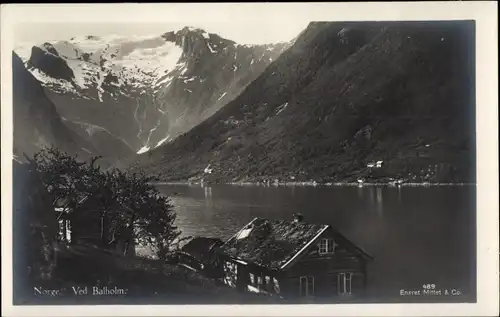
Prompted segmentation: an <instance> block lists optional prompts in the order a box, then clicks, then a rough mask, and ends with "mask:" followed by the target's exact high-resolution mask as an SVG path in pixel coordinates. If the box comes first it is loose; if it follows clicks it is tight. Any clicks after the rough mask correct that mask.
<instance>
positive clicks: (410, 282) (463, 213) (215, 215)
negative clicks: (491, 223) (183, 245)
mask: <svg viewBox="0 0 500 317" xmlns="http://www.w3.org/2000/svg"><path fill="white" fill-rule="evenodd" d="M160 190H164V191H165V193H170V192H172V191H174V192H178V193H179V194H178V195H176V196H175V197H174V205H175V208H176V211H177V214H178V217H177V224H178V226H179V227H180V228H181V229H182V230H183V231H184V234H185V235H203V236H212V237H219V238H221V239H227V238H229V237H231V236H232V235H233V234H234V233H235V232H236V231H237V230H239V229H240V228H241V227H242V226H244V225H245V224H247V223H248V222H250V221H251V220H252V219H253V218H254V217H267V218H272V219H291V218H292V215H293V214H294V213H298V212H300V213H302V214H303V215H304V220H305V221H308V222H315V223H324V224H331V225H332V226H334V228H336V229H338V230H339V231H340V232H341V233H342V234H344V235H345V236H346V237H347V238H348V239H350V240H351V241H353V242H354V243H355V244H356V245H359V246H360V247H362V248H363V249H364V250H365V251H367V252H368V253H369V254H370V255H372V256H374V258H375V260H374V261H373V264H371V266H370V270H371V271H370V272H369V276H370V277H369V278H370V281H369V283H370V285H371V287H372V288H373V289H374V292H375V295H373V296H383V295H384V294H385V295H387V296H391V297H392V298H394V297H397V295H394V294H399V289H401V288H414V287H418V286H419V285H421V283H422V281H423V280H425V281H427V280H432V281H433V282H436V281H437V282H439V284H440V285H441V287H442V288H446V287H449V288H461V290H464V292H467V290H470V292H472V290H473V289H474V285H470V282H471V278H470V272H472V271H473V270H472V269H471V267H472V264H473V263H472V262H471V260H470V259H473V256H474V254H475V251H474V250H473V248H472V247H466V246H470V245H475V244H472V242H471V241H474V237H475V231H474V230H475V226H474V221H472V220H471V219H474V218H473V216H474V210H473V209H474V208H473V207H471V206H474V207H475V204H474V201H475V200H474V199H475V197H474V193H475V188H474V187H452V188H451V187H450V188H445V187H443V188H441V187H436V188H408V187H405V188H388V187H383V188H382V187H373V186H363V187H362V188H357V187H295V186H293V187H274V186H271V187H265V186H254V187H251V186H223V185H212V186H204V187H200V186H199V185H198V186H193V187H190V186H180V185H179V186H176V187H175V188H172V186H168V187H165V188H163V189H162V188H161V187H160ZM403 191H404V196H403V195H402V193H403ZM395 267H397V269H395Z"/></svg>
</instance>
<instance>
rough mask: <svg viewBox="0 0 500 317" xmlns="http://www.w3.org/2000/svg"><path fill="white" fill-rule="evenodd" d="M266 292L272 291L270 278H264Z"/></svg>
mask: <svg viewBox="0 0 500 317" xmlns="http://www.w3.org/2000/svg"><path fill="white" fill-rule="evenodd" d="M266 291H268V292H272V291H273V283H272V282H271V277H270V276H266Z"/></svg>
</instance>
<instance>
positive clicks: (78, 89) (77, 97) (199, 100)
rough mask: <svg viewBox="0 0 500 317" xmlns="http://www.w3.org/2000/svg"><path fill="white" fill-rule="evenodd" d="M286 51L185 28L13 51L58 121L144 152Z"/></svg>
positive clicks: (281, 46) (214, 106)
mask: <svg viewBox="0 0 500 317" xmlns="http://www.w3.org/2000/svg"><path fill="white" fill-rule="evenodd" d="M288 46H289V44H288V43H279V44H274V45H239V44H237V43H235V42H233V41H230V40H227V39H224V38H222V37H220V36H218V35H217V34H213V33H208V32H206V31H204V30H202V29H196V28H191V27H185V28H183V29H181V30H178V31H171V32H167V33H164V34H162V35H158V36H148V37H131V36H127V37H124V36H105V37H100V36H92V35H89V36H85V37H78V38H77V37H75V38H72V39H70V40H68V41H54V42H50V43H48V42H47V43H43V44H41V45H36V46H33V47H32V48H31V49H29V48H28V47H27V46H20V47H18V48H17V52H19V53H20V54H22V56H24V60H25V65H26V68H27V69H28V70H29V71H30V72H31V73H32V74H33V75H34V76H35V77H37V78H38V79H39V80H40V81H41V82H42V84H43V86H44V87H45V89H46V91H47V95H48V97H49V98H50V99H51V100H52V101H53V103H54V104H55V106H56V107H57V110H58V111H59V113H60V114H61V116H63V117H64V118H65V119H67V120H68V121H72V122H78V124H80V125H82V124H83V125H91V126H93V127H95V128H96V129H98V130H100V131H107V132H108V133H109V134H110V135H111V136H112V137H114V138H117V139H119V140H121V141H123V142H125V143H126V144H127V146H129V147H130V148H132V149H133V150H134V151H135V152H138V151H139V152H144V151H147V150H148V149H150V148H154V147H155V146H157V145H159V144H162V143H165V142H169V141H171V140H173V139H175V138H176V137H177V136H178V135H180V134H182V133H184V132H187V131H188V130H189V129H191V128H192V127H194V126H195V125H196V124H198V123H200V122H201V121H203V120H205V119H206V118H208V117H210V116H211V115H212V114H213V113H215V112H216V111H217V110H218V109H220V108H221V107H222V106H223V105H225V104H226V103H227V102H229V101H230V100H232V99H233V98H235V97H236V96H237V95H238V94H239V93H240V92H241V91H242V90H243V89H244V88H245V87H246V86H247V85H248V84H249V83H250V82H252V81H253V80H254V79H255V78H257V77H258V75H260V73H262V72H263V71H264V69H265V68H266V67H267V66H268V65H269V64H270V63H271V62H272V61H273V60H275V59H276V58H277V57H278V56H279V55H280V53H281V52H282V51H283V50H285V49H286V48H287V47H288ZM111 136H109V135H108V137H111ZM100 143H102V142H100Z"/></svg>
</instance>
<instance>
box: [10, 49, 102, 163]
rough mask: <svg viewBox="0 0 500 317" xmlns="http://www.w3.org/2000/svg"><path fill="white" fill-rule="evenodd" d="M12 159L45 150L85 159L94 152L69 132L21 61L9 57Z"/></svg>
mask: <svg viewBox="0 0 500 317" xmlns="http://www.w3.org/2000/svg"><path fill="white" fill-rule="evenodd" d="M12 72H13V78H12V86H13V117H14V118H13V119H14V121H13V126H14V155H16V156H18V157H20V158H22V155H23V153H24V154H26V155H28V156H31V155H33V154H34V153H35V152H37V151H39V150H40V149H42V148H44V147H47V146H51V145H53V146H56V147H58V148H60V149H62V150H64V151H66V152H68V153H71V154H78V155H79V156H81V157H87V156H88V155H89V153H94V154H95V153H97V150H96V149H95V148H94V147H93V146H92V144H90V143H89V142H87V141H85V140H84V139H82V138H81V137H80V136H78V135H77V134H76V133H75V132H74V131H72V130H71V129H69V128H68V127H67V126H66V125H65V124H64V123H63V121H62V120H61V117H60V116H59V114H58V113H57V111H56V108H55V106H54V104H53V103H52V102H51V101H50V100H49V99H48V98H47V96H46V95H45V93H44V90H43V88H42V86H41V85H40V83H39V82H38V81H37V80H36V79H35V78H34V77H33V76H32V75H31V74H30V73H29V72H28V71H27V70H26V68H25V67H24V65H23V62H22V61H21V59H20V58H19V57H18V56H17V55H16V54H15V53H12Z"/></svg>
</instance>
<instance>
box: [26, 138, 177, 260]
mask: <svg viewBox="0 0 500 317" xmlns="http://www.w3.org/2000/svg"><path fill="white" fill-rule="evenodd" d="M99 159H100V157H91V158H90V160H89V161H87V162H85V161H79V160H78V157H77V156H71V155H68V154H66V153H64V152H62V151H60V150H59V149H57V148H47V149H44V150H42V151H40V152H38V153H36V154H35V155H34V160H33V162H34V163H35V164H36V166H37V170H38V172H39V173H40V176H41V179H42V183H43V184H44V186H45V188H46V190H47V192H48V193H49V195H50V196H51V198H52V207H53V208H56V207H57V208H60V209H58V211H57V217H58V218H59V219H60V218H61V217H63V216H64V215H66V214H69V215H71V214H72V213H79V217H78V218H71V219H76V220H75V221H78V222H79V223H72V226H76V225H82V226H85V225H86V223H85V220H90V221H92V219H96V217H95V216H96V215H95V214H92V213H96V212H99V215H98V216H99V218H100V219H101V224H100V226H101V238H102V244H103V245H102V246H103V247H109V246H110V245H112V244H113V243H115V242H117V241H118V240H122V241H125V242H126V243H127V244H129V243H136V242H139V243H147V244H150V245H151V246H152V248H153V249H154V250H155V251H156V252H157V256H158V258H159V259H163V260H164V259H166V257H167V255H168V254H169V252H170V251H171V249H172V247H173V246H174V242H175V241H177V240H178V238H179V236H180V230H178V228H177V227H176V226H175V225H174V222H175V218H176V215H175V212H174V210H173V205H172V204H171V202H170V200H169V199H168V198H167V197H163V196H161V195H160V193H159V191H158V189H157V188H156V187H155V186H154V185H152V184H151V182H153V181H155V180H157V178H156V177H152V176H146V175H145V174H144V173H138V172H134V173H129V172H125V171H122V170H119V169H116V168H113V169H108V170H103V169H102V168H101V167H100V166H99V165H98V164H97V162H98V160H99ZM126 249H127V248H126ZM125 252H126V250H125Z"/></svg>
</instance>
